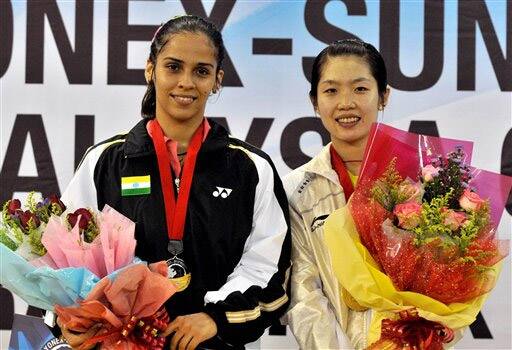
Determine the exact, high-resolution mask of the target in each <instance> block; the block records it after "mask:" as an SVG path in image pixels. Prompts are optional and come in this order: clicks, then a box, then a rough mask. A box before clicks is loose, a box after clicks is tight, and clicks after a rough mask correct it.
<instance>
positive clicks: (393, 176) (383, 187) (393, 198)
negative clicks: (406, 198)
mask: <svg viewBox="0 0 512 350" xmlns="http://www.w3.org/2000/svg"><path fill="white" fill-rule="evenodd" d="M395 165H396V158H393V160H391V162H390V163H389V165H388V166H387V168H386V171H385V172H384V173H383V174H382V176H381V177H380V178H379V179H378V180H377V181H375V183H374V185H373V187H372V189H371V190H370V192H371V195H372V198H374V199H375V200H376V201H377V202H378V203H379V204H380V205H382V207H384V208H385V209H386V210H387V211H390V212H391V211H393V208H394V207H395V205H396V204H398V203H401V202H403V198H401V196H399V193H398V186H399V185H400V183H402V181H403V178H402V177H401V176H400V174H399V173H398V171H396V166H395Z"/></svg>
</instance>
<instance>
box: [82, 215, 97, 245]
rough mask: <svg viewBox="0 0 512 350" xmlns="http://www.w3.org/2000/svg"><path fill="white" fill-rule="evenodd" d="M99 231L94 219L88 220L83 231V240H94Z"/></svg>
mask: <svg viewBox="0 0 512 350" xmlns="http://www.w3.org/2000/svg"><path fill="white" fill-rule="evenodd" d="M99 233H100V230H99V229H98V226H97V225H96V222H95V220H94V219H92V220H91V221H89V223H88V225H87V229H86V230H85V231H84V241H86V242H87V243H91V242H92V241H94V239H95V238H96V236H98V235H99Z"/></svg>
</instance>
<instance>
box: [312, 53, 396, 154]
mask: <svg viewBox="0 0 512 350" xmlns="http://www.w3.org/2000/svg"><path fill="white" fill-rule="evenodd" d="M388 93H389V92H388V91H386V93H385V94H384V96H383V98H382V99H381V98H380V97H379V92H378V87H377V81H376V80H375V78H374V77H373V76H372V74H371V71H370V67H369V66H368V63H367V62H366V60H365V59H364V58H362V57H359V56H355V55H343V56H335V57H328V58H327V60H326V61H325V63H324V64H323V66H322V70H321V75H320V80H319V83H318V90H317V96H316V100H315V99H314V100H313V104H314V105H315V110H316V111H317V112H318V113H319V114H320V118H321V119H322V124H323V125H324V127H325V128H326V129H327V131H328V132H329V134H330V135H331V140H332V142H333V143H334V144H335V145H336V144H338V145H340V146H342V145H351V146H361V147H364V146H365V145H366V140H367V138H368V134H369V132H370V127H371V124H372V123H373V122H375V121H376V120H377V113H378V108H379V106H380V105H381V104H386V101H387V96H388ZM315 102H316V103H315Z"/></svg>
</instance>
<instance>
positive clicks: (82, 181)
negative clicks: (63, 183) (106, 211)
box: [61, 146, 105, 211]
mask: <svg viewBox="0 0 512 350" xmlns="http://www.w3.org/2000/svg"><path fill="white" fill-rule="evenodd" d="M104 149H105V147H101V146H100V147H95V148H93V147H91V148H90V149H89V150H88V151H87V153H86V154H85V156H84V158H83V159H82V161H81V162H80V165H79V166H78V169H77V170H76V172H75V174H74V175H73V177H72V178H71V181H70V182H69V184H68V186H67V187H66V190H65V191H64V193H63V194H62V196H61V200H62V202H64V204H65V205H66V206H67V207H68V208H70V209H72V210H75V209H78V208H90V209H92V210H95V211H97V210H98V200H97V191H96V184H95V183H94V170H95V168H96V164H97V161H98V158H99V157H100V156H101V154H102V152H103V151H104Z"/></svg>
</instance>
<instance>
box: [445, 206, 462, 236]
mask: <svg viewBox="0 0 512 350" xmlns="http://www.w3.org/2000/svg"><path fill="white" fill-rule="evenodd" d="M443 212H444V213H445V217H444V221H443V223H444V224H445V225H446V226H448V227H449V228H450V230H452V231H456V230H457V229H458V228H459V227H461V226H462V224H464V222H465V221H466V219H467V216H466V214H465V213H463V212H460V211H455V210H451V209H447V210H443Z"/></svg>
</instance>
